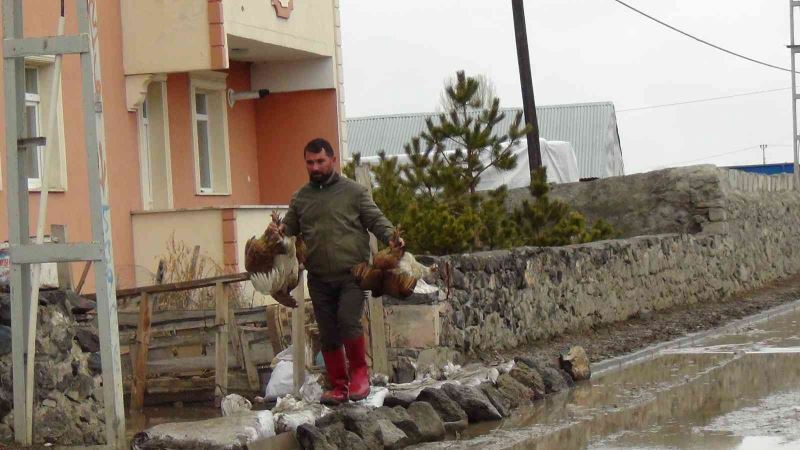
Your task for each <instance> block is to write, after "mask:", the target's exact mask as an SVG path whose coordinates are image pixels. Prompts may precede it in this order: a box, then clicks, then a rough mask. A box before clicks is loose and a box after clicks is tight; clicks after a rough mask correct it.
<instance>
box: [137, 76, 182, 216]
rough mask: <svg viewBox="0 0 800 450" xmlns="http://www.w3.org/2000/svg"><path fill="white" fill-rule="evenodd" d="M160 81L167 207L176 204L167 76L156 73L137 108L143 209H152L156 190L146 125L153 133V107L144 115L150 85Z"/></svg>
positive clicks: (151, 149)
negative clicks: (173, 188)
mask: <svg viewBox="0 0 800 450" xmlns="http://www.w3.org/2000/svg"><path fill="white" fill-rule="evenodd" d="M154 83H158V84H160V87H161V98H160V99H159V101H160V103H161V105H160V106H161V110H162V114H163V121H164V123H163V124H158V123H156V124H155V125H156V126H159V125H161V126H163V127H164V129H163V134H164V143H163V150H164V160H165V164H166V167H165V168H164V169H165V175H166V180H164V184H165V185H166V188H167V206H166V207H167V208H168V209H172V208H173V206H174V204H173V202H174V198H173V191H172V156H171V152H170V138H169V135H170V133H169V132H170V130H169V107H168V101H167V76H166V75H165V74H158V75H154V76H153V78H152V80H151V81H150V82H149V83H148V86H146V87H145V93H144V99H143V100H142V103H141V105H140V106H139V108H138V109H137V114H136V115H137V118H138V138H139V171H140V172H139V175H140V183H139V185H140V189H141V195H142V209H143V210H146V211H147V210H152V209H153V208H154V206H153V199H154V196H153V191H154V184H155V183H154V181H155V180H154V179H153V172H152V151H153V148H151V147H150V138H151V137H150V136H149V135H145V130H144V125H147V128H148V132H150V133H152V125H153V124H151V122H150V117H151V116H152V114H151V113H150V111H152V107H151V106H150V105H148V106H146V107H147V108H148V117H144V114H143V113H144V105H146V103H147V99H148V97H149V92H148V89H149V85H151V84H154ZM145 185H149V202H148V195H147V194H148V191H147V190H146V187H145Z"/></svg>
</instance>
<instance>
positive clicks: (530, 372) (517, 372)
mask: <svg viewBox="0 0 800 450" xmlns="http://www.w3.org/2000/svg"><path fill="white" fill-rule="evenodd" d="M508 374H509V375H511V376H512V377H513V378H514V379H515V380H517V381H519V382H520V383H522V384H524V385H525V386H527V387H528V388H529V389H531V390H532V391H533V397H532V398H531V400H539V399H542V398H544V394H545V389H544V380H542V376H541V375H540V374H539V372H537V371H536V370H534V369H531V368H530V367H528V366H526V365H525V364H522V363H520V364H517V366H516V367H514V368H513V369H511V372H509V373H508Z"/></svg>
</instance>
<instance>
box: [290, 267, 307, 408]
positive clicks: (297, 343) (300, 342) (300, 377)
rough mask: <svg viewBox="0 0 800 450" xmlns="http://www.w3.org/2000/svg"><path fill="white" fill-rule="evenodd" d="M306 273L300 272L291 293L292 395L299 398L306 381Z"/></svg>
mask: <svg viewBox="0 0 800 450" xmlns="http://www.w3.org/2000/svg"><path fill="white" fill-rule="evenodd" d="M305 285H306V272H305V270H301V271H300V282H299V283H298V284H297V287H296V288H295V289H294V291H292V295H293V296H294V301H295V302H297V307H296V308H295V309H294V311H293V312H292V363H293V365H294V368H293V378H294V380H293V381H294V395H295V397H297V398H300V388H301V387H302V386H303V382H305V379H306V313H305V311H306V307H305V302H306V295H305Z"/></svg>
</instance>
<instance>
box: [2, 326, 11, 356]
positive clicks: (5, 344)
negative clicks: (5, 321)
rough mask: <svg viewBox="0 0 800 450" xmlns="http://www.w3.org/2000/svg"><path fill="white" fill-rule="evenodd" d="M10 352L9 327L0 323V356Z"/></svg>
mask: <svg viewBox="0 0 800 450" xmlns="http://www.w3.org/2000/svg"><path fill="white" fill-rule="evenodd" d="M9 353H11V327H8V326H6V325H0V356H3V355H7V354H9Z"/></svg>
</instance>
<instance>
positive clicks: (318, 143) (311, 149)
mask: <svg viewBox="0 0 800 450" xmlns="http://www.w3.org/2000/svg"><path fill="white" fill-rule="evenodd" d="M323 150H325V154H326V155H328V157H329V158H330V157H333V147H331V143H330V142H328V141H326V140H325V139H322V138H317V139H314V140H313V141H311V142H309V143H308V144H306V148H305V149H303V154H304V155H305V154H306V152H308V153H319V152H321V151H323Z"/></svg>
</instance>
